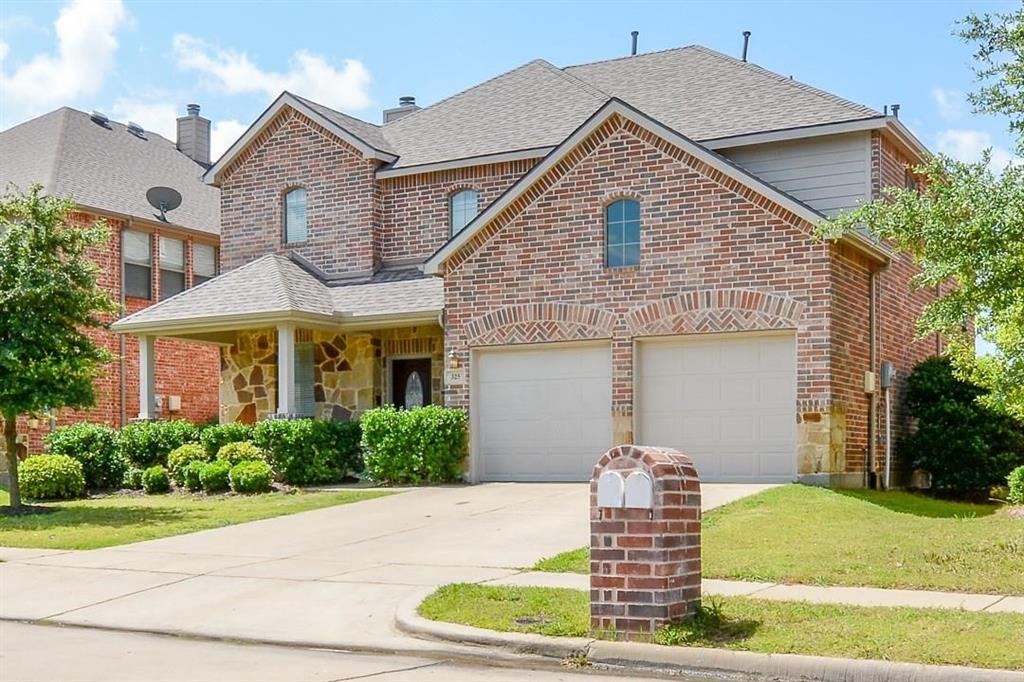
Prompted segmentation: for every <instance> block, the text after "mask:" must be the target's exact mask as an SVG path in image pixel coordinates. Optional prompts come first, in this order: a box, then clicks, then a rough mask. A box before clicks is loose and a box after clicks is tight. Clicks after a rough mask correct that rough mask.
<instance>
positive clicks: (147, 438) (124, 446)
mask: <svg viewBox="0 0 1024 682" xmlns="http://www.w3.org/2000/svg"><path fill="white" fill-rule="evenodd" d="M198 439H199V429H198V428H196V426H195V425H194V424H192V423H191V422H187V421H185V420H183V419H179V420H175V421H160V422H135V423H133V424H128V425H127V426H125V427H124V428H122V429H121V433H120V435H119V437H118V443H119V445H120V448H121V452H122V454H124V456H125V457H127V458H128V461H130V462H131V463H132V464H134V465H135V466H138V467H150V466H153V465H154V464H161V465H164V466H166V465H167V455H169V454H170V452H171V450H174V449H175V448H179V447H181V446H182V445H185V444H186V443H195V442H197V441H198Z"/></svg>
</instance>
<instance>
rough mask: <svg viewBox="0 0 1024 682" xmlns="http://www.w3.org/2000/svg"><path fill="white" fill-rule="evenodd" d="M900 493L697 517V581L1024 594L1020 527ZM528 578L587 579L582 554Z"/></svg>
mask: <svg viewBox="0 0 1024 682" xmlns="http://www.w3.org/2000/svg"><path fill="white" fill-rule="evenodd" d="M997 510H998V507H996V506H991V505H977V504H967V503H963V502H947V501H943V500H936V499H933V498H930V497H924V496H922V495H913V494H910V493H905V492H878V491H869V490H843V491H835V490H826V489H823V488H812V487H809V486H801V485H788V486H782V487H779V488H772V489H770V490H767V491H765V492H763V493H760V494H759V495H755V496H753V497H748V498H746V499H743V500H739V501H737V502H733V503H732V504H729V505H726V506H725V507H721V508H719V509H716V510H714V511H711V512H709V513H708V514H706V515H705V516H704V523H703V539H702V543H703V547H702V554H703V561H704V577H706V578H727V579H733V580H763V581H770V582H782V583H807V584H817V585H866V586H873V587H902V588H911V589H931V590H950V591H959V592H983V593H991V594H1013V595H1024V520H1020V519H1013V518H1010V517H1009V516H1008V515H1007V514H1003V513H997ZM534 569H535V570H539V571H560V572H575V573H589V572H590V567H589V559H588V549H587V548H582V549H577V550H573V551H571V552H566V553H564V554H559V555H558V556H555V557H551V558H549V559H544V560H542V561H541V562H540V563H538V564H537V565H536V566H535V567H534Z"/></svg>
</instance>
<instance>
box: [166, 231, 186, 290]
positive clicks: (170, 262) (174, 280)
mask: <svg viewBox="0 0 1024 682" xmlns="http://www.w3.org/2000/svg"><path fill="white" fill-rule="evenodd" d="M183 291H185V242H184V241H182V240H181V239H174V238H172V237H164V236H161V237H160V300H161V301H162V300H164V299H165V298H170V297H171V296H174V295H175V294H180V293H181V292H183Z"/></svg>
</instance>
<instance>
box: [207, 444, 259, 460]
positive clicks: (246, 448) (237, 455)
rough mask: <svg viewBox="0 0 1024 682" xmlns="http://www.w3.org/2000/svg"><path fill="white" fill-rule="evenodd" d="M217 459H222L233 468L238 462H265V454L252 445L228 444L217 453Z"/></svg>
mask: <svg viewBox="0 0 1024 682" xmlns="http://www.w3.org/2000/svg"><path fill="white" fill-rule="evenodd" d="M217 459H223V460H224V461H225V462H227V463H228V464H230V465H231V466H234V465H236V464H238V463H239V462H256V461H259V462H265V461H267V453H265V452H263V451H262V450H260V449H259V448H258V447H256V446H255V445H253V444H252V443H228V444H227V445H225V446H224V447H222V448H221V449H220V450H218V451H217Z"/></svg>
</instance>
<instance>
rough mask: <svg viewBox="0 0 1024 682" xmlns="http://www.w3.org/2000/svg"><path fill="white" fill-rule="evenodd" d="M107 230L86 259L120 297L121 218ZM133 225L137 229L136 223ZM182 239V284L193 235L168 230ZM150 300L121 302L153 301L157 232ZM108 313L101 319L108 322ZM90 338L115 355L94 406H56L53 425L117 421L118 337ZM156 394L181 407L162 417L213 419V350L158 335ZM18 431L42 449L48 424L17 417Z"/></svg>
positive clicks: (128, 370) (130, 411) (131, 353)
mask: <svg viewBox="0 0 1024 682" xmlns="http://www.w3.org/2000/svg"><path fill="white" fill-rule="evenodd" d="M72 220H73V224H75V225H83V226H84V225H88V224H92V223H93V222H95V221H96V220H97V216H95V215H93V214H87V213H76V214H74V216H73V218H72ZM105 220H106V223H107V226H108V228H109V229H110V238H109V239H108V240H107V243H106V244H105V245H104V246H103V247H102V248H96V249H93V250H92V251H91V253H90V258H91V259H92V260H93V261H94V262H96V263H97V264H98V265H99V267H100V273H99V284H100V286H101V287H102V288H103V289H105V290H106V291H108V292H110V295H111V297H112V298H113V299H114V300H115V301H118V300H120V291H121V289H120V287H121V231H122V230H124V229H127V227H128V223H127V221H124V220H117V219H113V218H106V219H105ZM136 229H140V228H138V227H137V226H136ZM169 236H174V237H175V238H178V239H184V240H185V241H186V245H185V252H186V254H187V256H186V259H187V262H186V268H187V270H186V283H187V284H189V285H191V284H192V243H193V239H192V238H191V237H189V236H187V235H184V234H173V235H169ZM151 244H152V247H153V267H152V273H153V282H152V286H153V299H152V300H145V299H137V298H129V299H127V301H126V308H127V313H133V312H136V311H138V310H141V309H142V308H145V307H147V306H149V305H152V304H153V303H155V302H156V301H157V300H159V295H160V277H159V267H160V262H159V260H160V253H159V246H158V244H159V232H154V233H153V238H152V240H151ZM113 319H114V318H110V319H108V320H107V321H108V322H112V321H113ZM89 335H90V337H91V338H92V339H93V340H94V341H96V342H97V343H98V344H100V345H101V346H103V347H104V348H106V349H107V350H108V351H110V352H111V353H112V354H113V355H114V356H115V359H114V361H113V362H111V363H108V364H107V365H106V366H104V367H103V370H102V374H101V375H100V377H99V378H97V379H96V381H95V386H96V405H95V406H94V407H92V408H89V409H87V410H69V409H65V410H61V412H60V415H59V417H58V419H57V420H56V423H57V425H58V426H63V425H65V424H73V423H76V422H81V421H88V422H97V423H105V424H110V425H112V426H120V425H121V374H120V361H119V359H118V358H119V357H120V354H121V341H120V336H119V335H118V334H115V333H113V332H109V331H105V330H91V331H90V332H89ZM156 355H157V363H156V393H157V394H159V395H179V396H181V411H180V412H175V413H172V412H170V411H169V410H168V409H167V403H166V401H165V402H164V409H163V411H162V412H161V415H160V416H161V417H163V418H173V417H180V418H184V419H190V420H193V421H197V422H203V421H208V420H216V419H217V414H218V385H219V381H220V354H219V350H218V349H217V348H216V347H214V346H210V345H206V344H197V343H186V342H183V341H174V340H169V339H161V340H159V341H158V342H157V351H156ZM124 358H125V384H126V386H125V394H124V397H125V413H126V415H127V418H128V419H133V418H134V417H136V416H138V413H139V388H138V386H139V383H138V377H139V373H138V364H139V347H138V342H137V341H136V340H135V339H134V338H133V337H126V338H125V354H124ZM18 432H19V433H21V434H28V436H29V442H28V448H29V451H30V452H38V451H40V450H41V449H42V441H43V438H44V437H45V435H46V433H47V432H48V424H47V423H46V422H45V421H43V420H41V421H40V423H39V425H38V427H37V428H36V429H29V427H28V422H27V420H25V419H22V420H21V422H20V423H19V426H18Z"/></svg>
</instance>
